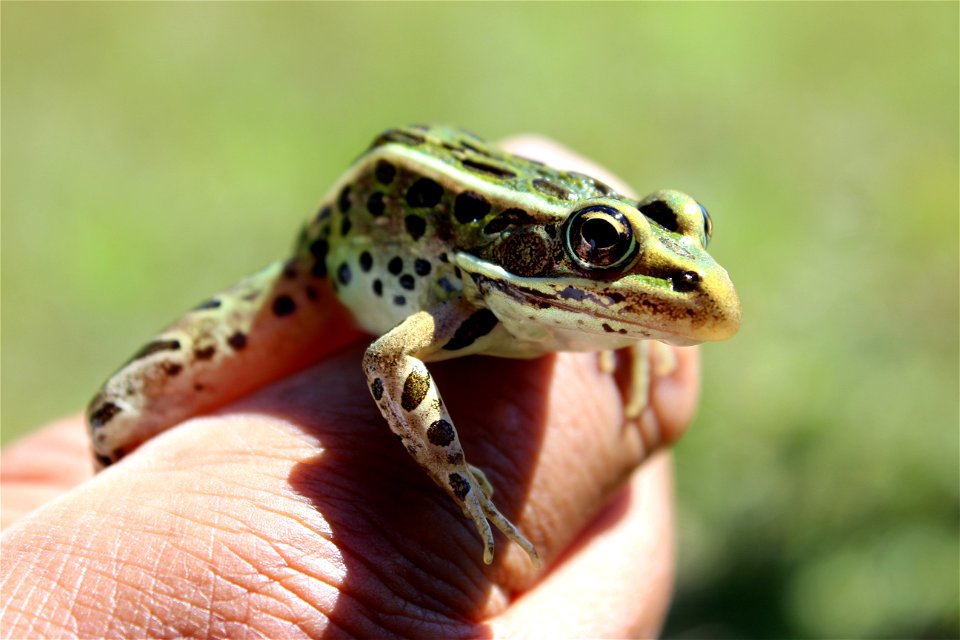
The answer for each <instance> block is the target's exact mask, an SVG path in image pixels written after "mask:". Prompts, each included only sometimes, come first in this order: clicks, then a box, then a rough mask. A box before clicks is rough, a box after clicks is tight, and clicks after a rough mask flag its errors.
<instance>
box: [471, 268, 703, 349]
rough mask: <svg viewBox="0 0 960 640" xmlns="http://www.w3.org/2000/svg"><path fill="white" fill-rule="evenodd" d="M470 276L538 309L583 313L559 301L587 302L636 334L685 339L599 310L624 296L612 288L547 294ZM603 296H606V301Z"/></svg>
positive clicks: (600, 317)
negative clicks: (605, 291) (600, 290)
mask: <svg viewBox="0 0 960 640" xmlns="http://www.w3.org/2000/svg"><path fill="white" fill-rule="evenodd" d="M470 275H471V276H472V277H473V279H474V281H475V282H476V283H477V287H478V288H479V289H481V290H482V289H484V288H488V289H489V288H495V289H497V290H498V291H500V292H501V293H503V294H505V295H508V296H510V297H512V298H514V299H516V300H521V301H523V302H527V303H532V304H534V305H535V306H537V307H539V308H547V307H552V308H559V309H563V310H565V311H569V312H571V313H583V309H582V308H578V307H577V306H575V305H573V304H565V303H564V302H563V300H576V301H577V302H584V301H589V302H592V303H593V304H594V311H593V315H594V317H595V318H597V319H598V320H609V321H610V322H616V323H617V324H620V325H626V326H630V327H636V328H637V330H638V333H644V334H645V337H646V336H649V335H650V334H656V335H660V336H664V337H675V338H689V336H687V335H685V334H683V333H680V332H676V331H669V330H665V329H664V328H663V327H659V326H652V325H650V324H645V323H642V322H637V321H635V320H628V319H625V318H623V317H622V316H620V315H618V314H614V313H602V312H601V310H603V309H609V308H610V307H611V306H613V305H615V304H619V303H621V302H623V301H624V300H625V296H624V295H623V294H621V293H619V292H615V291H614V292H608V293H605V294H597V293H594V292H592V291H587V290H585V289H579V288H577V287H572V286H568V287H566V288H565V289H563V290H561V291H559V292H558V293H557V295H556V296H550V295H547V294H545V293H543V292H541V291H537V290H536V289H531V288H529V287H523V286H519V285H516V284H515V283H514V284H513V285H512V286H507V285H506V283H504V282H501V281H499V280H495V279H493V278H489V277H487V276H484V275H483V274H480V273H471V274H470ZM603 298H606V300H604V299H603Z"/></svg>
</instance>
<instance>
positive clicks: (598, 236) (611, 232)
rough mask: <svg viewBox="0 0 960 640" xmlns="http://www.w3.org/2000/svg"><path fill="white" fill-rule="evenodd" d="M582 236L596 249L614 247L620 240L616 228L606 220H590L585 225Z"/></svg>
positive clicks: (581, 232) (581, 231)
mask: <svg viewBox="0 0 960 640" xmlns="http://www.w3.org/2000/svg"><path fill="white" fill-rule="evenodd" d="M580 234H581V236H582V237H583V239H584V240H585V241H586V242H588V243H589V244H591V245H593V247H594V248H595V249H606V248H608V247H612V246H613V245H615V244H616V243H617V240H618V239H619V236H618V234H617V230H616V228H614V226H613V224H611V223H610V221H609V220H605V219H604V218H590V219H589V220H587V221H586V222H584V223H583V227H582V228H581V230H580Z"/></svg>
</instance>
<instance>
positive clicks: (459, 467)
mask: <svg viewBox="0 0 960 640" xmlns="http://www.w3.org/2000/svg"><path fill="white" fill-rule="evenodd" d="M323 203H324V204H323V205H322V206H321V207H320V209H319V212H318V213H317V214H316V215H315V216H313V217H312V218H311V219H310V220H309V221H308V222H307V223H306V225H305V226H304V229H303V231H302V232H301V234H300V237H299V239H298V241H297V246H296V250H295V253H294V256H293V257H292V258H291V259H289V260H287V261H285V262H278V263H275V264H273V265H270V266H269V267H267V268H266V269H264V270H263V271H261V272H260V273H258V274H255V275H254V276H251V277H250V278H248V279H246V280H244V281H243V282H241V283H239V284H238V285H236V286H235V287H233V288H232V289H230V290H228V291H225V292H223V293H221V294H218V295H217V296H215V297H214V298H212V299H211V300H209V301H208V302H206V303H204V304H202V305H200V306H199V307H197V308H196V309H194V310H193V311H191V312H190V313H189V314H187V315H186V316H184V317H183V318H182V319H181V320H179V321H178V322H176V323H175V324H174V325H172V326H171V327H170V328H169V329H167V330H166V331H164V332H163V333H161V334H160V335H159V336H157V337H156V338H154V339H153V340H152V341H151V342H149V343H148V344H147V345H146V346H145V347H144V348H143V349H141V350H140V352H138V353H137V354H136V355H135V356H134V357H133V358H132V359H131V360H130V361H129V362H128V363H127V364H125V365H124V366H123V367H122V368H121V369H120V370H119V371H117V372H116V373H115V374H114V375H113V376H112V377H111V378H110V379H109V380H107V382H106V383H105V384H104V385H103V387H102V388H101V389H100V391H99V393H98V394H97V395H96V397H95V398H94V399H93V400H92V401H91V403H90V407H89V411H88V423H89V425H90V436H91V440H92V442H93V449H94V454H95V456H96V459H97V462H98V465H100V466H101V467H102V466H106V465H109V464H111V463H113V462H116V461H117V460H119V459H120V458H122V457H123V456H124V455H125V454H127V453H129V452H130V451H131V450H133V449H134V448H136V447H137V446H138V445H139V444H140V443H142V442H143V441H145V440H147V439H149V438H151V437H152V436H154V435H156V434H157V433H159V432H161V431H163V430H165V429H167V428H169V427H171V426H173V425H175V424H177V423H179V422H181V421H183V420H185V419H187V418H189V417H191V416H193V415H197V414H199V413H204V412H207V411H210V410H212V409H214V408H216V407H218V406H221V405H223V404H225V403H226V402H228V401H230V400H232V399H235V398H237V397H239V396H241V395H243V394H245V393H248V392H249V391H251V390H253V389H255V388H257V387H259V386H263V385H264V384H266V383H268V382H270V381H272V380H274V379H277V378H279V377H282V376H284V375H286V374H289V373H290V372H292V371H295V370H297V369H300V368H303V367H304V366H307V365H308V364H309V363H310V362H311V361H315V360H317V359H319V358H320V357H321V356H322V355H323V354H325V353H329V352H331V351H334V350H336V349H338V348H339V347H340V346H341V345H342V344H345V343H346V342H347V341H349V339H351V337H352V336H348V335H324V332H323V328H324V326H325V325H329V324H330V323H332V322H333V321H334V320H335V319H336V317H337V316H338V315H343V314H346V315H348V316H349V318H350V319H351V320H352V322H353V324H354V325H355V326H357V327H358V328H359V329H361V330H363V331H365V332H367V333H370V334H373V335H375V336H380V337H379V338H378V339H377V340H376V341H375V342H374V343H373V344H372V345H371V346H370V347H369V349H368V350H367V352H366V354H365V356H364V359H363V372H364V375H365V376H366V378H367V382H368V384H369V386H370V390H371V393H372V395H373V397H374V400H375V401H376V403H377V406H378V407H379V408H380V411H381V413H382V414H383V417H384V418H385V419H386V421H387V423H388V424H389V425H390V429H391V430H392V431H393V432H394V433H395V434H396V435H397V436H399V438H400V440H401V442H402V443H403V445H404V446H405V447H406V449H407V451H409V452H410V454H411V455H412V456H413V458H414V459H415V460H416V461H417V462H418V463H420V465H421V466H422V467H423V468H424V469H425V470H426V471H427V473H428V474H429V475H430V477H432V478H433V479H434V481H436V483H437V484H439V485H440V486H441V487H443V488H444V489H446V491H447V493H449V494H450V496H451V497H452V498H453V499H454V500H455V501H456V502H457V504H458V505H459V506H460V508H461V509H462V510H463V512H464V514H465V515H466V516H467V517H469V518H470V519H471V520H472V521H473V522H474V524H475V526H476V528H477V531H478V532H479V534H480V537H481V538H482V540H483V543H484V561H485V562H487V563H490V562H491V561H492V559H493V546H494V543H493V535H492V531H491V528H490V524H491V523H492V524H493V525H494V526H496V527H497V528H498V529H500V530H501V531H502V532H503V533H504V534H505V535H506V536H507V537H508V538H510V539H511V540H513V541H514V542H516V543H517V544H519V545H520V546H521V547H522V548H523V549H524V550H525V551H526V552H527V553H528V554H529V556H530V558H531V560H532V561H533V563H534V564H536V565H539V564H540V559H539V556H538V554H537V551H536V549H535V548H534V546H533V545H532V544H531V543H530V542H529V541H528V540H527V539H526V538H525V537H524V536H523V535H522V534H521V533H520V532H519V531H518V530H517V529H516V527H514V525H513V524H512V523H510V521H509V520H507V519H506V518H505V517H504V516H503V515H502V514H501V513H500V512H499V511H498V510H497V508H496V506H494V504H493V502H492V500H491V496H492V494H493V488H492V487H491V485H490V483H489V482H488V481H487V479H486V477H485V476H484V475H483V473H482V472H481V471H480V470H479V469H477V468H476V467H474V466H472V465H470V464H468V463H467V462H466V460H465V457H464V454H463V450H462V448H461V446H460V441H459V438H458V436H457V431H456V428H455V427H454V426H453V420H452V419H451V417H450V415H449V414H448V413H447V410H446V407H445V405H444V403H443V400H442V399H441V397H440V392H439V390H438V389H437V386H436V384H435V383H434V380H433V378H432V376H431V375H430V372H429V371H428V370H427V368H426V365H425V363H426V362H432V361H437V360H443V359H448V358H458V357H461V356H465V355H470V354H486V355H494V356H501V357H510V358H531V357H537V356H539V355H542V354H544V353H548V352H553V351H608V350H613V349H620V348H623V347H629V348H631V349H633V350H634V354H633V358H632V360H631V361H632V363H633V376H632V379H633V385H632V386H633V388H632V390H631V393H630V398H629V401H628V404H627V415H628V417H634V416H637V415H639V414H640V412H641V411H642V410H643V408H644V407H645V403H646V395H647V388H646V387H647V382H648V380H649V374H648V372H647V371H646V366H647V364H646V363H647V358H646V355H645V352H644V351H643V350H644V349H645V348H646V345H647V344H650V343H648V342H646V341H647V340H655V341H660V342H665V343H670V344H676V345H690V344H697V343H699V342H703V341H707V340H723V339H725V338H729V337H730V336H732V335H733V334H734V333H736V331H737V329H738V327H739V324H740V303H739V299H738V298H737V294H736V291H735V290H734V287H733V284H732V282H731V281H730V278H729V276H728V275H727V272H726V271H725V270H724V269H723V268H722V267H720V266H719V265H718V264H717V263H716V262H715V261H714V260H713V258H712V257H711V256H710V255H709V254H708V253H707V252H706V244H707V242H708V240H709V237H710V231H711V229H710V226H711V225H710V219H709V216H708V215H707V213H706V210H705V209H704V208H703V207H701V206H700V205H699V204H698V203H697V202H696V201H695V200H693V199H692V198H690V197H689V196H687V195H685V194H682V193H680V192H676V191H659V192H656V193H654V194H651V195H650V196H647V197H646V198H644V199H643V200H640V201H637V200H634V199H632V198H628V197H625V196H623V195H620V194H618V193H616V192H615V191H614V190H613V189H611V188H610V187H609V186H607V185H605V184H603V183H601V182H600V181H598V180H595V179H593V178H590V177H589V176H585V175H583V174H579V173H572V172H565V171H559V170H556V169H552V168H550V167H547V166H545V165H543V164H540V163H538V162H534V161H531V160H527V159H524V158H520V157H518V156H513V155H510V154H507V153H505V152H503V151H501V150H499V149H497V148H496V147H494V146H491V145H489V144H488V143H486V142H484V141H482V140H480V139H479V138H477V137H476V136H474V135H473V134H470V133H467V132H464V131H461V130H456V129H450V128H445V127H419V126H418V127H410V128H406V129H394V130H390V131H387V132H385V133H384V134H382V135H381V136H380V137H378V138H377V139H376V140H375V141H374V143H373V145H372V146H371V148H370V149H369V150H368V151H367V153H365V154H364V155H363V156H362V157H361V158H360V159H359V160H358V161H357V162H356V163H355V164H354V165H353V167H352V168H351V169H350V170H349V171H348V172H347V173H346V175H344V176H343V177H342V178H341V179H340V180H339V181H338V182H337V184H336V185H335V186H334V187H333V189H331V191H330V193H329V194H328V195H327V197H326V198H325V199H324V200H323ZM333 295H335V296H336V298H337V299H339V301H340V303H341V305H335V304H332V298H333ZM652 344H657V343H652ZM609 362H610V358H609V357H605V358H603V359H601V363H602V365H603V366H605V367H608V366H609ZM604 363H606V364H604Z"/></svg>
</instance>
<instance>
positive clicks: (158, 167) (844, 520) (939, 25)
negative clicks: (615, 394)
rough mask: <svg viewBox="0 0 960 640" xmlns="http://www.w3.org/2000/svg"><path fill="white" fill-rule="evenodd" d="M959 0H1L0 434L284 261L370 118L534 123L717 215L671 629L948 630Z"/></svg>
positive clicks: (768, 632)
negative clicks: (250, 276) (27, 0)
mask: <svg viewBox="0 0 960 640" xmlns="http://www.w3.org/2000/svg"><path fill="white" fill-rule="evenodd" d="M958 6H960V5H958V4H957V3H955V2H945V3H917V4H907V3H884V4H868V3H855V4H821V3H813V4H688V3H684V4H589V5H585V4H523V5H512V4H495V5H476V4H456V5H452V4H444V5H436V4H351V5H346V4H236V5H235V4H179V3H177V4H113V3H97V4H56V3H37V4H21V3H14V2H4V3H3V6H2V9H0V11H2V39H0V42H2V147H0V149H2V171H3V174H2V203H0V204H2V294H3V298H2V356H3V357H2V394H3V400H4V402H3V404H2V433H3V438H4V440H5V441H9V439H10V438H13V437H15V436H17V435H18V434H21V433H23V432H24V431H26V430H29V429H30V428H32V427H34V426H36V425H38V424H40V423H42V422H43V421H46V420H49V419H52V418H55V417H57V416H60V415H63V414H65V413H70V412H74V411H76V410H77V409H78V408H79V407H80V406H81V405H82V404H83V403H85V401H86V400H87V398H88V396H89V395H90V393H91V392H92V391H93V390H94V389H95V387H96V385H97V384H98V382H99V381H100V380H101V379H102V378H103V377H104V376H105V375H106V374H107V373H108V372H109V371H111V370H112V369H113V368H114V367H115V366H116V365H117V364H118V363H120V362H121V361H123V360H124V359H125V358H126V357H127V356H128V355H129V354H130V353H131V352H132V351H133V350H134V349H135V348H136V347H137V346H138V345H139V344H140V343H141V342H142V341H143V339H144V338H146V337H148V336H149V335H151V333H152V332H153V331H154V330H156V329H158V328H159V327H160V326H162V325H163V324H164V323H165V322H166V321H168V320H171V319H173V318H174V317H175V316H176V315H177V313H178V312H179V311H181V310H185V309H187V308H189V307H190V306H191V305H193V304H195V303H196V302H197V301H198V300H202V299H203V298H204V297H205V296H206V295H207V294H209V293H211V292H213V291H215V290H217V289H219V288H222V287H223V286H225V285H227V284H229V283H231V282H233V281H234V280H236V279H237V278H239V277H240V276H242V275H244V274H246V273H248V272H250V271H252V270H253V269H254V268H256V267H258V266H259V265H261V264H263V263H266V262H267V261H269V260H271V259H273V258H275V257H277V256H279V255H282V254H283V253H284V252H285V251H286V250H287V249H288V247H289V246H290V244H291V242H292V239H293V236H294V233H295V231H296V230H297V227H298V224H299V222H300V221H301V220H302V219H303V218H304V217H305V216H306V215H307V214H308V213H309V212H310V211H311V210H312V208H313V207H314V205H315V203H316V202H317V200H318V198H319V197H320V195H321V194H322V193H323V192H324V191H325V190H326V188H327V187H328V186H329V185H330V184H331V182H332V181H333V180H334V179H335V178H336V177H337V176H338V175H339V174H340V173H341V172H342V171H343V170H344V169H345V167H346V166H347V164H348V163H349V162H350V161H351V160H352V159H353V158H354V157H355V156H356V155H357V154H358V153H359V152H360V151H361V150H362V149H364V148H365V147H366V145H367V144H368V143H369V141H370V140H371V139H372V137H373V136H374V135H375V134H376V133H377V132H379V131H380V130H382V129H384V128H387V127H390V126H395V125H400V124H408V123H413V122H420V121H427V122H430V121H437V122H449V123H455V124H462V125H464V126H467V127H469V128H471V129H473V130H475V131H477V132H479V133H481V134H482V135H484V136H486V137H489V138H498V137H502V136H505V135H508V134H512V133H518V132H530V131H535V132H539V133H543V134H547V135H550V136H553V137H555V138H557V139H558V140H561V141H563V142H564V143H566V144H568V145H570V146H572V147H573V148H575V149H577V150H579V151H581V152H583V153H585V154H586V155H588V156H590V157H592V158H594V159H596V160H598V161H600V162H602V163H604V164H605V165H607V166H609V167H610V168H611V169H613V170H614V171H615V172H617V173H618V174H620V175H621V176H623V177H625V178H626V179H627V180H628V181H629V182H630V183H632V184H633V185H634V186H635V188H636V189H637V190H638V191H639V192H641V194H643V193H647V192H650V191H653V190H655V189H658V188H661V187H675V188H680V189H682V190H684V191H687V192H688V193H691V194H692V195H694V196H695V197H697V198H698V199H699V200H700V201H702V202H704V203H705V204H706V205H707V206H708V207H709V208H710V210H711V212H712V214H713V216H714V221H715V224H716V235H715V238H714V243H713V245H712V250H713V253H714V255H715V257H717V259H718V260H720V261H721V263H723V264H724V265H725V266H726V267H727V268H728V270H729V271H730V273H731V275H732V276H733V278H734V281H735V282H736V283H737V285H738V289H739V291H740V294H741V297H742V300H743V308H744V314H743V316H744V323H743V328H742V331H741V333H740V335H738V336H737V338H736V339H734V340H733V341H731V342H729V343H724V344H719V345H710V346H707V347H706V348H705V349H704V358H705V373H704V378H705V387H704V394H703V403H702V408H701V412H700V415H699V417H698V419H697V423H696V424H695V426H694V428H693V429H692V431H691V432H690V434H689V435H688V436H687V437H686V439H685V440H684V441H683V442H682V443H681V444H680V445H679V446H678V447H677V467H678V476H679V481H678V484H679V486H678V500H679V509H680V512H679V514H680V520H679V535H680V545H681V546H680V554H681V555H680V578H679V584H678V592H677V596H676V601H675V605H674V608H673V612H672V614H671V618H670V620H669V622H668V626H667V629H666V632H665V634H666V635H667V636H668V637H758V638H760V637H783V636H804V637H907V636H912V637H930V638H932V637H943V636H953V637H956V636H957V635H958V634H960V625H958V599H960V598H958V565H960V558H958V521H960V510H958V503H960V496H958V450H960V442H958V438H960V436H958V385H960V380H958V326H960V319H958V286H960V285H958V216H960V213H958V212H960V206H958V171H960V168H958V56H960V51H958V17H960V16H958Z"/></svg>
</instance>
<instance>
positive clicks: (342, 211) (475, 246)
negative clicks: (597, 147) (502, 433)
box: [298, 127, 616, 335]
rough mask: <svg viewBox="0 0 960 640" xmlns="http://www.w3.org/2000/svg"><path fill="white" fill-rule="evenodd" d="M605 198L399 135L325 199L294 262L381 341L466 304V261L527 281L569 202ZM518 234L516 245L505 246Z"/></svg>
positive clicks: (574, 181) (442, 132)
mask: <svg viewBox="0 0 960 640" xmlns="http://www.w3.org/2000/svg"><path fill="white" fill-rule="evenodd" d="M599 196H614V197H616V194H615V193H614V192H613V190H612V189H611V188H610V187H608V186H607V185H605V184H603V183H601V182H599V181H597V180H595V179H593V178H590V177H589V176H585V175H582V174H578V173H572V172H561V171H557V170H554V169H551V168H550V167H547V166H545V165H543V164H541V163H538V162H535V161H532V160H527V159H525V158H520V157H517V156H513V155H510V154H507V153H505V152H503V151H501V150H499V149H497V148H495V147H492V146H490V145H489V144H487V143H486V142H484V141H483V140H481V139H480V138H478V137H476V136H475V135H473V134H471V133H469V132H466V131H463V130H458V129H452V128H448V127H409V128H405V129H392V130H390V131H387V132H385V133H383V134H382V135H380V136H379V137H377V139H376V140H374V142H373V144H372V145H371V147H370V149H369V150H368V151H367V152H366V153H365V154H364V155H363V156H361V157H360V159H358V161H357V162H356V163H355V164H354V166H353V167H352V168H351V170H350V171H348V172H347V174H346V175H344V176H343V178H341V180H340V181H339V182H338V183H337V185H335V187H334V188H333V189H332V190H331V192H330V193H329V194H328V195H327V197H326V198H325V199H324V201H323V205H322V206H321V207H320V210H319V212H318V213H317V214H316V216H315V217H314V218H313V219H312V220H310V221H309V222H308V223H307V225H306V227H305V229H304V232H303V235H302V236H301V239H300V241H299V248H298V258H299V259H300V260H301V261H303V262H305V263H306V264H307V265H308V268H309V269H310V270H311V271H312V272H313V273H314V274H315V275H329V277H330V279H331V282H332V283H333V285H334V287H335V289H336V290H337V295H338V297H339V298H340V300H341V301H342V302H343V303H344V304H345V305H346V306H347V307H348V308H349V309H350V310H351V311H352V312H353V315H354V317H355V319H356V321H357V323H358V324H359V325H360V326H361V327H363V328H364V329H365V330H367V331H369V332H370V333H373V334H375V335H378V334H380V333H383V332H385V331H387V330H389V329H390V328H391V327H393V326H395V325H396V324H398V323H399V322H401V321H402V320H403V319H405V318H406V317H408V316H409V315H410V314H411V313H414V312H416V311H419V310H421V309H431V308H434V307H435V306H436V305H437V304H441V303H443V302H444V301H446V300H449V299H450V298H453V297H455V296H458V295H459V294H460V292H461V289H462V274H461V273H460V270H459V269H458V268H457V267H456V266H455V264H454V262H455V256H456V254H457V253H458V252H466V253H470V254H473V255H480V256H488V255H490V254H491V253H495V254H496V255H493V256H491V257H493V258H495V260H496V261H497V262H498V263H511V262H513V264H512V265H511V266H513V267H514V270H515V271H516V272H518V273H523V272H524V269H527V270H529V269H530V267H529V265H527V264H525V263H523V262H522V261H523V260H525V259H526V260H528V261H529V257H530V256H534V255H536V254H537V251H538V250H539V249H541V248H542V247H545V246H548V245H550V244H553V243H550V242H548V240H549V237H550V236H552V237H556V233H557V229H558V226H559V225H560V224H561V223H562V221H563V216H564V215H565V214H566V212H568V211H569V207H570V203H571V202H574V201H576V200H580V199H584V198H591V197H599ZM521 229H522V230H523V231H524V233H522V234H517V233H515V234H514V237H515V241H514V242H506V243H503V242H501V240H502V239H503V237H504V236H505V235H510V232H511V231H517V230H521ZM505 232H506V233H505ZM538 234H539V235H543V236H544V238H543V242H538Z"/></svg>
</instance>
